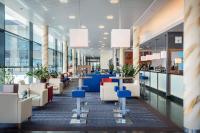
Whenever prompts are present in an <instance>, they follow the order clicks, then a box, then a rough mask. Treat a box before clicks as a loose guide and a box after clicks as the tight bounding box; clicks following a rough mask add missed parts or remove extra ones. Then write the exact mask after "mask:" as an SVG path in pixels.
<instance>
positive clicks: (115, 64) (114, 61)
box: [113, 49, 117, 70]
mask: <svg viewBox="0 0 200 133" xmlns="http://www.w3.org/2000/svg"><path fill="white" fill-rule="evenodd" d="M116 54H117V53H116V49H113V65H114V70H116V69H117V62H116V58H117V57H116Z"/></svg>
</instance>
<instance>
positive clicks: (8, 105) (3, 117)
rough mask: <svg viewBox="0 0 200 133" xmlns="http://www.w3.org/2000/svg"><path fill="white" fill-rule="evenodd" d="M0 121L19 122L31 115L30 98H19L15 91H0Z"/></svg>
mask: <svg viewBox="0 0 200 133" xmlns="http://www.w3.org/2000/svg"><path fill="white" fill-rule="evenodd" d="M0 107H1V109H0V123H15V124H18V126H19V128H20V124H21V123H22V122H24V121H26V120H28V119H29V118H31V116H32V99H31V98H25V99H19V98H18V94H17V93H0Z"/></svg>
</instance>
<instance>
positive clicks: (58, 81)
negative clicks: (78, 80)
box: [49, 78, 61, 85]
mask: <svg viewBox="0 0 200 133" xmlns="http://www.w3.org/2000/svg"><path fill="white" fill-rule="evenodd" d="M60 82H61V81H60V78H50V79H49V83H50V84H55V85H57V84H60Z"/></svg>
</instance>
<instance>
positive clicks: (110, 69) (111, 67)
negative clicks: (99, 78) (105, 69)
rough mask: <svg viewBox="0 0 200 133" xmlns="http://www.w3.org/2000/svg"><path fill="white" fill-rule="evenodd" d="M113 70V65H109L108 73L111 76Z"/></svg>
mask: <svg viewBox="0 0 200 133" xmlns="http://www.w3.org/2000/svg"><path fill="white" fill-rule="evenodd" d="M113 70H114V65H113V64H112V63H111V64H109V73H110V74H113Z"/></svg>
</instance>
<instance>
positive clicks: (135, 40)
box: [133, 27, 140, 86]
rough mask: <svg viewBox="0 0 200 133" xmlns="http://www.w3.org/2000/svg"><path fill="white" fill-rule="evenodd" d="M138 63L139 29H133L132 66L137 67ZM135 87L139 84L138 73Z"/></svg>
mask: <svg viewBox="0 0 200 133" xmlns="http://www.w3.org/2000/svg"><path fill="white" fill-rule="evenodd" d="M139 61H140V29H139V27H133V66H134V67H137V66H138V65H139ZM135 81H137V82H136V83H137V85H138V86H140V84H139V73H138V74H137V75H136V76H135Z"/></svg>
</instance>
